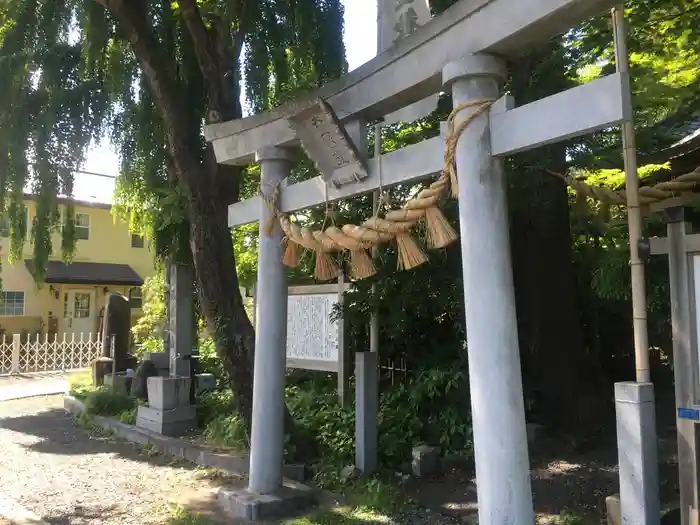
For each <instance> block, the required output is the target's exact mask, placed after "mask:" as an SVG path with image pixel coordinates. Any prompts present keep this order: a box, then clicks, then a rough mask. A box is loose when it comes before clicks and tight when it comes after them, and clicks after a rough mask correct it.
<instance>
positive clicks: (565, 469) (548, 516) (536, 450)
mask: <svg viewBox="0 0 700 525" xmlns="http://www.w3.org/2000/svg"><path fill="white" fill-rule="evenodd" d="M661 397H662V400H661V401H660V402H659V403H657V412H656V417H657V432H658V437H659V449H658V453H659V462H660V465H659V479H660V483H661V487H660V492H661V503H662V508H663V507H664V506H665V505H672V504H673V503H674V502H677V501H678V464H677V458H676V448H677V447H676V434H675V432H676V430H675V409H674V405H673V400H672V399H669V397H668V396H661ZM612 423H613V424H612V425H610V428H609V429H608V431H607V432H605V437H603V438H602V439H600V440H599V441H596V442H595V443H593V444H588V445H587V446H586V450H585V451H582V450H580V448H579V450H577V449H576V446H575V445H574V444H573V443H572V441H571V440H570V439H562V438H561V437H557V436H550V437H544V438H542V439H540V440H538V442H537V445H536V446H535V447H532V450H531V452H530V463H531V465H532V490H533V495H534V496H533V497H534V506H535V512H536V514H537V517H538V524H540V525H549V524H555V523H557V521H558V518H559V516H560V515H561V514H562V513H563V512H568V513H570V514H572V515H575V516H578V517H580V518H583V520H584V522H585V523H586V525H599V524H605V523H606V510H605V498H606V497H607V496H609V495H611V494H615V493H617V492H618V490H619V484H618V471H617V443H616V441H615V439H616V438H615V428H614V422H612ZM475 482H476V479H475V474H474V471H473V469H469V468H466V469H465V468H462V469H460V468H456V469H454V470H453V471H452V472H450V473H448V474H447V475H444V476H438V477H435V478H433V479H430V480H425V481H417V480H412V481H410V482H409V483H408V484H407V487H406V493H407V495H408V496H409V497H411V498H412V499H414V500H415V501H417V502H418V503H419V504H420V505H421V506H424V507H426V508H430V509H434V510H439V511H440V512H443V513H445V514H448V515H452V516H455V517H459V518H461V519H462V520H464V521H467V520H468V519H469V517H470V516H472V515H474V514H475V512H476V499H477V498H476V485H475Z"/></svg>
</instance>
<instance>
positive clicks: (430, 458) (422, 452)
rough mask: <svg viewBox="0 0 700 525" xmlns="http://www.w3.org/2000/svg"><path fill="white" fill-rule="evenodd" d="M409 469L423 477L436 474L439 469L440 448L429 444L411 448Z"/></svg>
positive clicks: (415, 474)
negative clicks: (411, 459) (411, 458)
mask: <svg viewBox="0 0 700 525" xmlns="http://www.w3.org/2000/svg"><path fill="white" fill-rule="evenodd" d="M412 456H413V461H412V462H411V469H412V470H413V475H414V476H417V477H419V478H425V477H428V476H432V475H434V474H437V473H438V471H439V470H440V449H439V448H438V447H431V446H429V445H420V446H418V447H415V448H414V449H413V454H412Z"/></svg>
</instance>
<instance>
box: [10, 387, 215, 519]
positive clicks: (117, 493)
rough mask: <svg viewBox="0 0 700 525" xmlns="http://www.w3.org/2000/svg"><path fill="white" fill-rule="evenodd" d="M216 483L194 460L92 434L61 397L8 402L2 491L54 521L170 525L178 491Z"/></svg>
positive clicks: (44, 517)
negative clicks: (68, 410) (172, 500)
mask: <svg viewBox="0 0 700 525" xmlns="http://www.w3.org/2000/svg"><path fill="white" fill-rule="evenodd" d="M208 484H210V480H209V479H207V476H206V473H205V471H202V470H198V469H195V468H194V466H192V465H191V464H188V463H183V462H180V463H174V462H173V461H171V460H168V459H167V458H164V457H162V456H153V455H149V454H148V452H147V451H146V450H143V449H139V448H138V447H136V446H133V445H131V444H129V443H125V442H122V441H117V440H115V439H114V438H111V437H105V436H102V437H100V436H94V435H93V436H91V435H90V434H88V432H86V431H85V430H84V429H82V428H80V427H78V426H76V425H75V424H74V423H73V421H72V420H71V418H70V417H69V416H67V415H66V414H65V412H64V411H63V399H62V397H60V396H53V397H40V398H31V399H21V400H14V401H5V402H1V403H0V494H3V495H5V496H7V497H9V498H13V499H14V500H16V501H17V502H19V503H20V504H21V505H23V506H24V507H26V508H27V509H29V510H31V511H32V512H35V513H36V514H38V515H39V516H41V517H42V518H43V519H44V520H46V521H47V522H48V523H49V524H51V525H74V524H75V525H87V524H94V525H97V524H102V525H117V524H119V525H131V524H133V525H136V524H139V525H140V524H144V525H146V524H154V525H155V524H158V525H162V524H166V523H167V521H168V520H167V516H168V515H169V514H170V511H169V508H168V500H169V497H170V496H172V495H174V494H176V493H177V492H178V491H180V490H188V489H192V488H195V487H199V488H201V487H205V486H207V485H208ZM3 523H4V522H3V521H2V518H0V525H2V524H3Z"/></svg>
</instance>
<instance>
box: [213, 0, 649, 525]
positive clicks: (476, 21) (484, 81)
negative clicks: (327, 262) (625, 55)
mask: <svg viewBox="0 0 700 525" xmlns="http://www.w3.org/2000/svg"><path fill="white" fill-rule="evenodd" d="M614 3H615V2H613V1H609V0H519V1H517V2H513V1H509V0H462V1H461V2H458V3H457V4H455V5H454V6H452V7H451V8H450V9H448V10H447V11H446V12H445V13H443V14H442V15H441V16H439V17H436V18H435V19H433V20H432V21H431V22H430V23H429V24H427V25H426V26H424V27H422V28H421V29H419V30H418V31H417V32H416V33H415V34H413V35H411V36H410V37H408V38H406V39H405V40H402V41H400V42H399V43H398V44H397V45H395V46H393V47H392V48H390V49H389V50H387V51H386V52H384V53H382V54H381V55H379V56H378V57H376V58H375V59H373V60H371V61H370V62H368V63H367V64H365V65H364V66H362V67H360V68H358V69H357V70H355V71H353V72H352V73H350V74H348V75H346V76H345V77H343V78H342V79H340V80H338V81H337V82H334V83H331V84H329V85H327V86H325V87H323V88H321V89H320V90H318V91H317V92H315V93H312V94H311V95H309V97H308V98H306V99H304V100H301V101H295V102H293V103H291V104H288V105H286V106H283V107H281V108H278V109H275V110H271V111H268V112H266V113H263V114H260V115H254V116H252V117H249V118H246V119H242V120H238V121H231V122H225V123H221V124H215V125H211V126H208V127H207V129H206V136H207V139H208V140H210V141H211V142H212V143H213V146H214V150H215V152H216V156H217V160H218V161H219V162H221V163H230V164H246V163H248V162H250V161H252V160H256V161H257V162H260V164H261V173H262V176H261V194H262V195H261V197H255V198H252V199H249V200H246V201H244V202H240V203H237V204H234V205H232V206H231V207H230V208H229V226H231V227H235V226H238V225H242V224H245V223H250V222H253V221H256V220H257V221H260V244H259V261H258V284H257V291H258V303H257V311H256V328H257V330H256V354H255V372H254V399H253V429H252V443H251V464H250V480H249V487H248V493H247V494H246V495H245V496H243V497H242V498H241V501H242V503H241V505H242V506H245V505H247V504H248V502H249V501H250V500H251V498H253V499H254V498H255V496H256V495H265V496H269V495H273V494H276V493H278V492H279V491H280V489H281V486H282V463H283V457H282V456H283V441H284V429H283V413H284V372H285V340H286V334H285V330H286V304H287V303H286V281H285V270H284V266H283V264H282V258H283V253H282V252H283V248H282V239H283V232H282V231H281V230H280V228H279V227H277V228H275V229H274V230H273V231H272V232H271V233H270V231H269V228H268V229H266V228H265V227H266V225H267V224H268V221H269V220H270V219H271V217H272V219H273V220H274V219H275V218H276V217H275V213H276V212H275V211H273V210H272V209H271V208H270V206H269V204H270V203H271V202H273V201H276V203H277V206H278V208H279V211H281V212H282V213H289V212H294V211H298V210H302V209H304V208H308V207H311V206H316V205H319V204H323V203H325V202H330V201H335V200H338V199H346V198H350V197H353V196H356V195H360V194H363V193H368V192H371V191H373V190H376V189H378V188H379V187H380V185H383V186H384V187H388V186H391V185H395V184H400V183H410V182H417V181H420V180H422V179H425V178H428V177H431V176H434V175H437V174H439V173H440V172H441V170H442V169H443V155H444V151H445V143H444V139H445V137H444V136H441V137H437V138H434V139H431V140H426V141H424V142H422V143H419V144H416V145H413V146H409V147H406V148H403V149H401V150H399V151H395V152H392V153H389V154H386V155H382V156H381V168H380V167H379V162H375V163H372V165H370V166H364V165H363V164H362V163H361V162H360V163H355V164H352V163H350V164H352V165H353V166H356V167H357V172H356V173H355V175H356V177H355V181H354V182H348V180H349V179H347V177H345V176H346V175H347V174H348V169H349V168H348V163H347V162H346V163H345V164H344V165H343V167H342V169H339V170H338V173H335V174H334V173H322V176H319V177H317V178H315V179H312V180H309V181H306V182H302V183H298V184H295V185H293V186H288V187H282V186H281V184H282V181H283V180H284V179H285V178H286V177H287V176H288V175H289V174H290V170H291V167H292V164H291V161H292V156H291V154H290V148H296V147H299V145H300V140H305V138H304V136H303V135H300V134H298V131H296V130H295V126H294V125H292V122H294V119H295V118H298V115H299V114H300V113H303V112H307V111H309V110H310V108H312V107H313V106H314V105H316V104H318V100H319V99H322V100H324V101H325V103H327V104H328V105H330V106H331V107H332V108H333V109H334V110H335V114H336V115H337V116H338V118H339V119H340V121H342V122H343V124H344V125H345V127H346V129H348V130H350V129H351V128H352V129H353V130H354V131H353V132H351V131H348V132H345V131H342V132H339V135H338V136H339V137H341V138H342V139H343V140H347V138H348V136H353V137H356V138H362V137H364V136H365V133H366V128H365V126H366V122H368V121H371V120H376V119H379V118H381V117H382V116H383V115H386V114H388V113H391V112H394V111H396V110H399V109H401V108H403V107H405V106H407V105H409V104H412V103H415V102H417V101H420V100H423V99H425V98H426V97H428V96H430V95H431V94H434V93H436V92H439V91H440V90H441V89H442V88H443V87H444V88H445V89H450V90H451V91H452V96H453V104H454V106H455V107H458V106H462V105H465V104H468V103H470V102H474V101H477V100H484V99H489V100H495V99H498V100H497V102H495V103H494V104H493V105H492V106H491V108H490V110H489V111H487V112H485V113H483V114H481V115H479V116H477V117H476V118H474V119H473V120H472V121H471V123H470V124H469V126H468V127H467V128H466V129H465V130H464V132H463V133H462V136H461V138H460V140H459V142H458V144H457V146H456V169H457V175H458V179H459V218H460V231H461V236H462V240H461V247H462V264H463V276H464V296H465V313H466V327H467V348H468V357H469V383H470V389H471V403H472V419H473V431H474V450H475V456H476V471H477V491H478V500H479V522H480V523H482V525H528V524H532V523H533V522H534V514H533V507H532V492H531V486H530V473H529V461H528V450H527V441H526V433H525V411H524V403H523V391H522V379H521V374H520V357H519V350H518V336H517V324H516V316H515V300H514V291H513V277H512V268H511V260H510V246H509V237H508V219H507V205H506V195H505V182H504V172H503V167H502V160H501V159H502V158H503V157H505V156H507V155H511V154H514V153H516V152H520V151H526V150H529V149H533V148H537V147H539V146H542V145H545V144H549V143H552V142H555V141H560V140H564V139H567V138H571V137H574V136H577V135H581V134H585V133H589V132H591V131H594V130H597V129H602V128H605V127H608V126H611V125H615V124H618V123H620V122H622V121H623V120H624V119H625V118H626V117H628V116H629V114H628V113H627V112H628V111H629V108H630V105H629V93H630V91H629V79H628V78H627V76H626V75H625V74H620V73H616V74H613V75H610V76H607V77H603V78H600V79H597V80H594V81H592V82H589V83H587V84H583V85H581V86H578V87H575V88H572V89H569V90H567V91H564V92H561V93H558V94H556V95H553V96H550V97H547V98H545V99H542V100H538V101H536V102H533V103H531V104H527V105H525V106H522V107H517V108H516V107H515V105H514V100H513V99H512V98H511V97H509V96H503V97H501V87H502V85H503V83H504V81H505V79H506V75H507V69H506V62H505V59H504V57H510V56H515V55H518V54H520V53H522V52H525V51H527V50H528V49H530V48H531V47H532V46H533V44H536V43H537V42H543V41H546V39H548V38H551V37H553V36H556V35H557V34H559V33H561V32H563V31H565V30H567V29H568V28H570V27H571V26H572V25H574V24H576V23H578V22H580V21H582V20H584V19H586V18H587V17H589V16H592V15H594V14H597V13H601V12H602V11H603V10H604V9H605V8H609V7H612V5H614ZM499 97H500V98H499ZM474 111H475V108H474V107H471V108H467V109H465V110H464V111H462V112H460V113H459V114H457V115H456V118H455V122H454V123H455V125H456V126H459V125H460V124H461V123H462V122H464V121H465V120H466V119H469V118H470V117H471V116H472V114H473V113H474ZM350 145H351V146H352V143H351V144H350ZM305 146H309V145H308V144H305ZM306 149H307V150H309V149H310V148H309V147H307V148H306ZM351 149H352V148H351ZM324 153H327V152H323V151H321V152H320V155H319V156H320V157H328V155H324ZM350 153H352V151H350ZM313 160H316V161H317V163H320V164H324V162H325V161H327V160H328V159H327V158H324V159H321V160H322V161H323V162H321V161H319V159H315V158H314V159H313ZM355 160H356V159H355ZM377 160H379V159H377ZM327 164H328V163H327V162H325V165H327ZM341 164H342V163H341ZM365 168H366V169H365ZM380 169H381V173H382V176H381V180H380V177H379V170H380ZM341 171H342V172H343V173H342V174H343V175H344V178H343V179H342V181H340V182H339V180H340V179H338V178H336V179H334V178H333V177H334V175H338V174H339V173H340V172H341ZM333 180H335V184H330V182H331V181H333ZM277 191H279V198H278V199H275V198H274V196H275V195H276V192H277ZM263 199H264V200H265V201H267V202H263ZM467 298H468V300H466V299H467ZM640 448H641V447H640ZM635 450H636V449H635V447H632V449H631V450H630V452H631V453H632V454H635V453H636V451H635ZM639 454H641V452H639ZM642 481H643V480H642ZM638 485H639V487H638V490H639V493H638V494H635V500H637V501H638V502H639V503H640V504H644V503H643V502H644V500H645V490H647V488H646V487H645V484H644V483H643V482H642V483H640V484H638ZM635 503H636V501H635ZM241 514H242V515H245V516H248V517H252V515H251V512H250V511H248V510H245V511H241Z"/></svg>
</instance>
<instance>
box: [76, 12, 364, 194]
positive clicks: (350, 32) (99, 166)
mask: <svg viewBox="0 0 700 525" xmlns="http://www.w3.org/2000/svg"><path fill="white" fill-rule="evenodd" d="M376 1H377V0H343V4H344V5H345V38H344V39H345V49H346V53H347V59H348V64H349V66H350V69H351V70H352V69H355V68H356V67H358V66H361V65H362V64H364V63H365V62H367V61H368V60H370V59H371V58H373V57H374V56H375V54H376V51H377V29H376V26H377V24H376V21H377V5H376ZM83 169H84V170H86V171H91V172H95V173H104V174H107V175H116V174H117V171H118V165H117V157H116V155H115V154H114V152H113V151H112V150H111V147H110V145H109V144H108V143H106V142H105V143H103V144H101V145H100V146H99V147H97V148H93V149H91V151H90V153H89V155H88V159H87V162H86V163H85V165H84V166H83ZM113 190H114V181H113V180H110V179H106V178H104V177H93V176H89V175H78V176H76V180H75V196H76V198H79V199H90V200H93V199H94V200H99V201H103V202H111V200H112V192H113Z"/></svg>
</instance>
